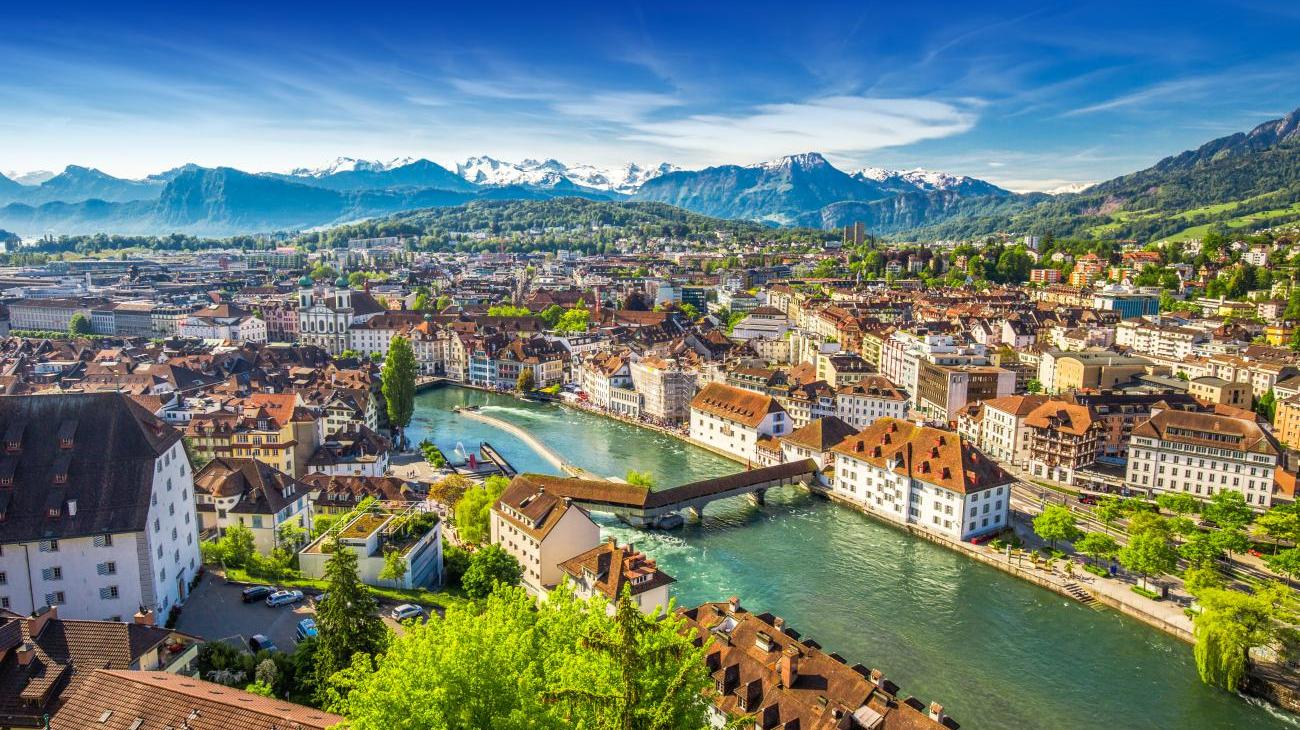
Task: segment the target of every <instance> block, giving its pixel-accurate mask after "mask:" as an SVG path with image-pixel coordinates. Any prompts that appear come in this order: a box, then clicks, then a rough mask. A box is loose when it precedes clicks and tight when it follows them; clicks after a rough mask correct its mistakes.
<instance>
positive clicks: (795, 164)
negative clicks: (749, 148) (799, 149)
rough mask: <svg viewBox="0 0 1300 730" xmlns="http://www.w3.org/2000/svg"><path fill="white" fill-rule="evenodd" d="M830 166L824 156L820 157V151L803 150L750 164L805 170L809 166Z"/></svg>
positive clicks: (762, 166) (761, 166)
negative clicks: (768, 160)
mask: <svg viewBox="0 0 1300 730" xmlns="http://www.w3.org/2000/svg"><path fill="white" fill-rule="evenodd" d="M830 166H831V163H829V162H827V161H826V158H825V157H822V154H821V153H820V152H803V153H800V154H797V155H786V156H785V157H778V158H776V159H775V160H772V161H770V162H760V163H758V164H757V165H752V166H751V167H758V168H763V169H767V170H774V169H782V168H799V169H804V170H807V169H811V168H817V167H830Z"/></svg>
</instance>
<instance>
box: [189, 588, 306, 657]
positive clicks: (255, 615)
mask: <svg viewBox="0 0 1300 730" xmlns="http://www.w3.org/2000/svg"><path fill="white" fill-rule="evenodd" d="M243 589H244V586H242V585H235V584H227V583H226V582H225V581H223V580H222V579H221V578H220V577H218V576H215V575H213V574H212V573H208V574H206V575H204V576H203V580H202V581H200V583H199V585H198V587H196V588H195V589H194V592H193V593H191V594H190V597H189V600H188V601H186V602H185V608H184V610H182V611H181V616H180V619H179V620H178V621H177V622H176V630H177V631H183V632H185V633H187V634H193V635H195V636H199V637H201V638H204V639H207V640H208V641H219V640H223V639H230V640H233V641H235V642H243V644H244V646H247V641H248V637H250V636H252V635H253V634H266V635H267V636H269V637H271V641H274V642H275V645H276V646H277V647H279V648H280V650H281V651H286V652H288V651H293V647H294V645H295V644H297V641H296V640H295V639H294V629H295V628H296V627H297V625H298V622H299V621H301V620H302V619H304V618H306V617H308V616H312V615H314V614H315V610H314V609H313V607H312V606H311V599H310V598H308V599H306V600H304V601H303V602H301V603H298V604H295V605H293V606H278V607H275V608H272V607H270V606H268V605H266V601H265V600H259V601H256V602H254V603H244V602H243V600H242V599H241V598H240V591H242V590H243Z"/></svg>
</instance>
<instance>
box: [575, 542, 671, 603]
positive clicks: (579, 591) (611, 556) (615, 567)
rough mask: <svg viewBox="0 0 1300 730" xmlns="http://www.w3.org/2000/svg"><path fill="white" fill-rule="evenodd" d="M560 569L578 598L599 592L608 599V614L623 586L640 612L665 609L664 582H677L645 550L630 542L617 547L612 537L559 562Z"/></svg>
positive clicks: (665, 593)
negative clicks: (636, 547) (642, 550)
mask: <svg viewBox="0 0 1300 730" xmlns="http://www.w3.org/2000/svg"><path fill="white" fill-rule="evenodd" d="M560 570H562V571H563V572H564V574H565V575H567V576H568V577H569V583H570V585H572V586H573V592H574V595H575V596H577V598H578V599H579V600H583V601H585V600H588V599H590V598H592V597H593V596H601V597H602V598H604V599H605V600H606V601H609V606H608V608H607V611H608V612H609V614H610V615H611V616H612V615H614V611H615V604H616V603H617V602H618V599H619V597H620V596H622V595H623V591H624V590H627V591H629V592H630V593H631V596H632V601H633V603H635V604H636V606H637V608H640V609H641V611H642V612H643V613H647V614H653V613H654V612H655V611H656V610H660V609H662V610H664V611H667V610H668V586H670V585H672V584H673V583H675V582H677V581H676V579H675V578H673V577H672V576H671V575H668V574H667V573H665V572H663V571H662V570H660V569H659V566H658V565H656V564H655V561H653V560H651V559H650V558H648V557H646V555H645V553H642V552H640V551H638V550H636V549H635V548H633V547H632V546H631V545H624V546H622V547H619V545H618V543H617V542H615V540H614V538H612V537H611V538H609V539H608V540H606V541H605V542H602V543H601V544H599V545H597V546H596V547H594V548H592V549H590V550H588V551H586V552H584V553H580V554H578V555H575V556H573V557H572V558H569V559H568V560H566V561H564V562H562V563H560Z"/></svg>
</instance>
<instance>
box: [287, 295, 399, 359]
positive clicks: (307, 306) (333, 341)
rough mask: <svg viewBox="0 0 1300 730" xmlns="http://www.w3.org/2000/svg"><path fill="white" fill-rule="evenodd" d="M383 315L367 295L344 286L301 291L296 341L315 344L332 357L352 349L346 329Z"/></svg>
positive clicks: (376, 303) (381, 308)
mask: <svg viewBox="0 0 1300 730" xmlns="http://www.w3.org/2000/svg"><path fill="white" fill-rule="evenodd" d="M344 284H346V281H345V282H344ZM383 312H384V308H383V307H381V306H379V303H378V302H376V301H375V299H374V297H372V296H370V294H369V292H364V291H353V290H351V289H349V288H347V287H346V286H340V287H338V288H335V289H325V288H318V289H310V288H303V289H300V290H299V291H298V342H299V343H300V344H304V345H316V346H317V347H320V348H321V349H323V350H325V351H326V352H328V353H330V354H331V355H337V354H339V353H341V352H343V351H344V350H346V349H348V348H349V347H350V346H351V337H350V335H349V330H350V329H351V328H352V326H353V325H359V324H361V323H363V322H366V321H367V320H369V319H370V318H371V317H374V316H376V315H378V314H382V313H383Z"/></svg>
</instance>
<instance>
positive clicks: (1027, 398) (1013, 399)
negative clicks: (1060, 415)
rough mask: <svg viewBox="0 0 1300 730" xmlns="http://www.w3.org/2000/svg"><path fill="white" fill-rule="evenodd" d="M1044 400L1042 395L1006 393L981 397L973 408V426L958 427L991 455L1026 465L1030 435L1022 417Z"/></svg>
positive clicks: (1001, 459)
mask: <svg viewBox="0 0 1300 730" xmlns="http://www.w3.org/2000/svg"><path fill="white" fill-rule="evenodd" d="M1047 400H1048V398H1047V396H1045V395H1008V396H1003V397H1001V398H993V399H990V400H986V401H983V402H982V403H981V404H980V405H979V406H977V408H976V411H977V412H976V415H975V416H974V418H975V419H976V426H975V427H974V428H970V427H963V428H962V429H961V430H963V431H964V432H965V433H966V435H967V437H968V438H970V439H972V441H974V443H975V445H976V446H978V447H979V448H980V449H981V450H982V451H983V452H984V453H986V454H988V455H989V456H991V457H993V458H994V459H997V460H998V461H1001V462H1004V463H1008V464H1013V465H1015V466H1019V467H1025V466H1027V465H1028V464H1029V446H1030V435H1031V429H1030V428H1029V426H1028V425H1026V424H1025V417H1026V416H1028V415H1029V414H1030V413H1031V412H1032V411H1033V410H1034V409H1035V408H1037V407H1038V406H1040V405H1042V404H1043V403H1045V402H1047Z"/></svg>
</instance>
